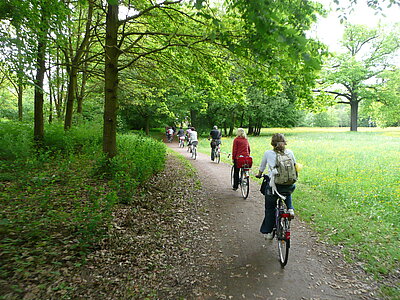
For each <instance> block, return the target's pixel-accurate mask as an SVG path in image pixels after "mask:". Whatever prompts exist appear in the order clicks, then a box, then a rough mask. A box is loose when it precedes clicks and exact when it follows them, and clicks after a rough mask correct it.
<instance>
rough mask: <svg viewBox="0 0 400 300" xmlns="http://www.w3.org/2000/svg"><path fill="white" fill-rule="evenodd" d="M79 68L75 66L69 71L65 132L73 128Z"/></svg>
mask: <svg viewBox="0 0 400 300" xmlns="http://www.w3.org/2000/svg"><path fill="white" fill-rule="evenodd" d="M77 74H78V68H77V66H76V65H75V64H73V65H72V66H71V68H70V71H69V81H68V89H67V108H66V110H65V120H64V130H68V129H70V128H71V126H72V115H73V113H74V99H75V91H76V86H77Z"/></svg>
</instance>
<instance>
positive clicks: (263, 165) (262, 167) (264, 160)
mask: <svg viewBox="0 0 400 300" xmlns="http://www.w3.org/2000/svg"><path fill="white" fill-rule="evenodd" d="M267 164H268V153H267V152H265V153H264V156H263V158H262V160H261V164H260V167H259V170H258V174H257V175H256V177H258V178H260V177H261V175H262V174H263V173H264V171H265V169H266V167H267Z"/></svg>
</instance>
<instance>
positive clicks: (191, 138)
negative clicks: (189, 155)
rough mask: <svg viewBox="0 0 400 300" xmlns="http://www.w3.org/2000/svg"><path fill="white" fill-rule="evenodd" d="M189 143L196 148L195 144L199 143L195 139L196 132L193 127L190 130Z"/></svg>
mask: <svg viewBox="0 0 400 300" xmlns="http://www.w3.org/2000/svg"><path fill="white" fill-rule="evenodd" d="M189 143H190V144H191V145H193V146H197V144H198V143H199V141H198V139H197V131H196V129H195V128H194V127H192V128H190V133H189Z"/></svg>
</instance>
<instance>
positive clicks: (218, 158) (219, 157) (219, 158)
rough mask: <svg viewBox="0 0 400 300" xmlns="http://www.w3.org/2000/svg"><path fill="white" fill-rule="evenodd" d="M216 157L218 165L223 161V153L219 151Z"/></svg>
mask: <svg viewBox="0 0 400 300" xmlns="http://www.w3.org/2000/svg"><path fill="white" fill-rule="evenodd" d="M215 155H216V157H215V160H216V161H217V164H219V162H220V161H221V152H219V151H218V150H217V151H216V154H215Z"/></svg>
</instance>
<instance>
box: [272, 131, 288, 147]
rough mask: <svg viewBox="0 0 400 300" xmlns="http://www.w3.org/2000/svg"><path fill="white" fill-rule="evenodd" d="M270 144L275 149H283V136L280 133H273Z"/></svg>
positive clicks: (284, 140)
mask: <svg viewBox="0 0 400 300" xmlns="http://www.w3.org/2000/svg"><path fill="white" fill-rule="evenodd" d="M271 145H272V147H274V150H275V151H283V150H285V146H286V145H287V142H286V138H285V136H284V135H283V134H282V133H275V134H274V135H273V136H272V139H271Z"/></svg>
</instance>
